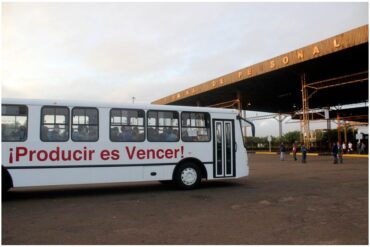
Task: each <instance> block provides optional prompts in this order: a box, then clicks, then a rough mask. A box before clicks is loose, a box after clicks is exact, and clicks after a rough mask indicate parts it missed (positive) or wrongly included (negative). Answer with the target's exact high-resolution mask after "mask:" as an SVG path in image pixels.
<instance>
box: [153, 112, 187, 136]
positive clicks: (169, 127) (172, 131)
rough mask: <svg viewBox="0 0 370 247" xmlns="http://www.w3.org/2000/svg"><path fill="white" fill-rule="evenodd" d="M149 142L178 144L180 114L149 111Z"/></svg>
mask: <svg viewBox="0 0 370 247" xmlns="http://www.w3.org/2000/svg"><path fill="white" fill-rule="evenodd" d="M147 117H148V141H151V142H177V141H179V139H180V134H179V113H178V112H175V111H153V110H150V111H148V116H147Z"/></svg>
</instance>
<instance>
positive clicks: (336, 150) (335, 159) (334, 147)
mask: <svg viewBox="0 0 370 247" xmlns="http://www.w3.org/2000/svg"><path fill="white" fill-rule="evenodd" d="M331 152H332V154H333V158H334V162H333V163H334V164H338V145H337V144H336V143H335V142H334V143H333V147H332V149H331Z"/></svg>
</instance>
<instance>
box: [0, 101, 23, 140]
mask: <svg viewBox="0 0 370 247" xmlns="http://www.w3.org/2000/svg"><path fill="white" fill-rule="evenodd" d="M2 106H24V107H26V110H27V115H26V117H27V121H26V128H27V133H26V138H25V139H24V140H22V141H16V140H14V141H8V140H6V141H3V140H1V142H26V141H27V140H28V129H29V128H28V122H29V111H28V106H27V105H17V104H1V107H2ZM2 116H14V115H3V112H2V111H1V117H2ZM19 116H22V115H19ZM1 139H2V138H1Z"/></svg>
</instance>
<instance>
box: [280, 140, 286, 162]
mask: <svg viewBox="0 0 370 247" xmlns="http://www.w3.org/2000/svg"><path fill="white" fill-rule="evenodd" d="M284 153H285V146H284V143H281V144H280V160H281V161H284Z"/></svg>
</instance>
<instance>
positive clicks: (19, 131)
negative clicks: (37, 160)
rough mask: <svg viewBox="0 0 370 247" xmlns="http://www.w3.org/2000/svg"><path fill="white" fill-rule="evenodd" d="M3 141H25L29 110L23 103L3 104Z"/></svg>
mask: <svg viewBox="0 0 370 247" xmlns="http://www.w3.org/2000/svg"><path fill="white" fill-rule="evenodd" d="M1 110H2V112H1V129H2V139H1V140H2V141H4V142H12V141H25V140H26V139H27V119H28V110H27V107H26V106H22V105H2V107H1Z"/></svg>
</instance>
